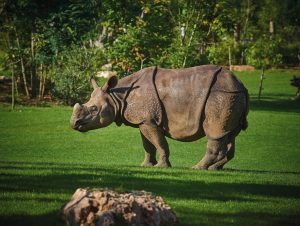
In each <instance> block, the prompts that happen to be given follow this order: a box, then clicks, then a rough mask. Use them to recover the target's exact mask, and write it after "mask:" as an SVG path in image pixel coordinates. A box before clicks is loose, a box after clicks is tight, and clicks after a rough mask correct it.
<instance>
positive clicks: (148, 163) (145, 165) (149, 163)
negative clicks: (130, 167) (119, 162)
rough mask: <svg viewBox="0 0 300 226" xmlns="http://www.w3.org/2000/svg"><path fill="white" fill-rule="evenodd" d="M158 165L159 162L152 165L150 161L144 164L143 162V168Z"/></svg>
mask: <svg viewBox="0 0 300 226" xmlns="http://www.w3.org/2000/svg"><path fill="white" fill-rule="evenodd" d="M156 164H157V162H155V163H152V162H149V161H147V162H146V161H144V162H142V164H141V166H143V167H149V166H155V165H156Z"/></svg>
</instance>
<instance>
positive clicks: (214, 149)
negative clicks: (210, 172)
mask: <svg viewBox="0 0 300 226" xmlns="http://www.w3.org/2000/svg"><path fill="white" fill-rule="evenodd" d="M226 138H227V137H226V136H225V137H223V138H220V139H218V140H214V139H208V142H207V149H206V153H205V155H204V157H203V158H202V160H201V161H200V162H198V163H197V164H196V165H195V166H194V167H193V169H213V168H210V166H213V165H214V164H215V163H217V162H219V161H221V160H222V159H224V158H225V157H226V151H227V148H226V145H227V143H226V140H227V139H226Z"/></svg>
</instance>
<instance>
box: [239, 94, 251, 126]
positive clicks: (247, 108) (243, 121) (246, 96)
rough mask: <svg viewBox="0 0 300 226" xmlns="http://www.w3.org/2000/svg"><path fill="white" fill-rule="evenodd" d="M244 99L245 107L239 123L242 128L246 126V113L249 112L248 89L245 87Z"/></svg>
mask: <svg viewBox="0 0 300 226" xmlns="http://www.w3.org/2000/svg"><path fill="white" fill-rule="evenodd" d="M245 99H246V108H245V112H244V114H243V116H242V118H241V121H240V125H241V129H242V130H246V129H247V127H248V121H247V115H248V113H249V93H248V90H247V89H246V88H245Z"/></svg>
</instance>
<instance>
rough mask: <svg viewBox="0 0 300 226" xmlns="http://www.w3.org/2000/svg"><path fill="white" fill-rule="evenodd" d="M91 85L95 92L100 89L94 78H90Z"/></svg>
mask: <svg viewBox="0 0 300 226" xmlns="http://www.w3.org/2000/svg"><path fill="white" fill-rule="evenodd" d="M90 84H91V86H92V87H93V89H94V90H95V89H97V88H98V87H99V86H98V84H97V82H96V80H95V79H94V78H93V77H91V78H90Z"/></svg>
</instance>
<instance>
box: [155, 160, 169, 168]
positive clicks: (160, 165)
mask: <svg viewBox="0 0 300 226" xmlns="http://www.w3.org/2000/svg"><path fill="white" fill-rule="evenodd" d="M155 167H161V168H168V167H172V166H171V163H170V162H160V161H159V162H158V163H157V164H156V165H155Z"/></svg>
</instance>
